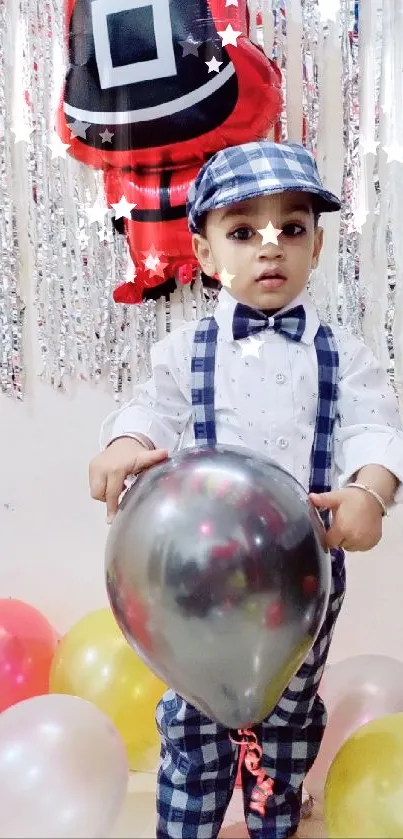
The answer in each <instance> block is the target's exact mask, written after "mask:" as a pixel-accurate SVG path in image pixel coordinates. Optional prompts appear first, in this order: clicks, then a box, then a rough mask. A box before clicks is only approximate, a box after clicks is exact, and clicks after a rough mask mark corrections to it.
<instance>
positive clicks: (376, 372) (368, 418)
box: [335, 334, 403, 502]
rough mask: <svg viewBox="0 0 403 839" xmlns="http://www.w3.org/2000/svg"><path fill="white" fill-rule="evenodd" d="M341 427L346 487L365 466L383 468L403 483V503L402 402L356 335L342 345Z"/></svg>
mask: <svg viewBox="0 0 403 839" xmlns="http://www.w3.org/2000/svg"><path fill="white" fill-rule="evenodd" d="M339 352H340V381H339V400H338V413H339V418H338V423H337V426H336V432H335V463H336V469H337V472H338V476H339V483H340V485H341V486H345V485H346V484H347V483H349V481H351V479H352V478H353V477H354V475H355V474H356V472H358V470H359V469H361V468H362V467H363V466H369V465H372V464H374V465H377V466H384V467H385V469H388V470H389V471H390V472H391V473H392V474H393V475H395V476H396V478H397V479H398V480H399V481H400V482H401V483H400V486H399V488H398V490H397V493H396V499H395V500H396V501H397V502H402V501H403V487H402V482H403V432H402V423H401V419H400V415H399V407H398V401H397V397H396V395H395V392H394V390H393V388H392V385H391V384H390V381H389V377H388V374H387V372H386V371H385V370H384V369H383V368H382V367H381V365H380V364H379V362H378V361H377V359H376V358H375V356H374V355H373V354H372V352H371V350H370V349H369V348H368V347H367V346H366V345H365V344H364V343H362V342H361V341H359V340H357V339H356V338H353V337H352V336H351V335H348V336H346V335H345V334H343V338H342V341H341V342H340V349H339Z"/></svg>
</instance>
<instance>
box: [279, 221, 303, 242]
mask: <svg viewBox="0 0 403 839" xmlns="http://www.w3.org/2000/svg"><path fill="white" fill-rule="evenodd" d="M281 232H282V233H283V234H284V236H287V237H289V238H290V239H292V238H293V237H294V236H301V235H302V234H303V233H306V229H305V227H304V226H303V225H302V224H296V223H292V224H285V225H284V227H283V229H282V231H281Z"/></svg>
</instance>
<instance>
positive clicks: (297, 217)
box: [193, 192, 323, 309]
mask: <svg viewBox="0 0 403 839" xmlns="http://www.w3.org/2000/svg"><path fill="white" fill-rule="evenodd" d="M259 231H260V232H259ZM322 240H323V231H322V230H321V228H319V227H318V226H317V225H315V218H314V213H313V210H312V203H311V198H310V196H309V195H307V194H305V193H302V192H283V193H279V194H278V195H268V196H259V197H257V198H251V199H250V200H248V201H244V202H242V203H240V204H232V205H231V206H230V207H224V208H223V209H218V210H212V211H211V212H210V213H208V215H207V218H206V223H205V230H204V235H203V236H201V235H194V236H193V247H194V251H195V254H196V256H197V259H198V260H199V263H200V265H201V267H202V269H203V271H204V272H205V273H206V274H208V275H210V276H215V275H219V277H220V279H221V282H222V284H223V285H224V286H226V288H227V289H228V291H229V292H230V293H231V294H232V295H233V297H235V298H236V299H237V300H239V301H240V302H241V303H245V304H246V305H248V306H252V307H253V308H255V309H281V308H283V306H286V305H287V304H288V303H290V302H291V301H292V300H293V299H294V298H295V297H296V296H297V295H298V294H299V293H300V292H301V291H302V290H303V289H304V288H305V287H306V285H307V283H308V280H309V275H310V273H311V270H312V269H313V268H316V266H317V264H318V259H319V255H320V251H321V248H322Z"/></svg>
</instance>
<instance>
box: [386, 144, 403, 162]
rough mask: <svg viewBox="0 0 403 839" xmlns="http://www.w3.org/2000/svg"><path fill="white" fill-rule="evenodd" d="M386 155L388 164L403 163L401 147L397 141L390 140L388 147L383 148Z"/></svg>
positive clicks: (402, 146)
mask: <svg viewBox="0 0 403 839" xmlns="http://www.w3.org/2000/svg"><path fill="white" fill-rule="evenodd" d="M384 151H386V154H387V155H388V163H403V145H402V143H399V142H398V140H392V142H391V143H390V145H389V146H384Z"/></svg>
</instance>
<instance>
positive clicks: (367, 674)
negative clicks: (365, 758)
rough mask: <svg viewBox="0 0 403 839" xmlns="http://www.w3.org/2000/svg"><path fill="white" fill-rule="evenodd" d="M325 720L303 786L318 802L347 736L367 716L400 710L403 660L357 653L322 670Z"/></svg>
mask: <svg viewBox="0 0 403 839" xmlns="http://www.w3.org/2000/svg"><path fill="white" fill-rule="evenodd" d="M319 695H320V696H321V698H322V699H323V701H324V703H325V705H326V708H327V711H328V724H327V728H326V731H325V734H324V737H323V741H322V745H321V748H320V752H319V755H318V757H317V759H316V761H315V763H314V765H313V767H312V769H311V771H310V772H309V774H308V775H307V777H306V779H305V784H304V786H305V789H306V790H307V792H308V793H309V794H310V795H311V796H312V797H313V798H314V799H315V800H316V801H319V802H323V793H324V787H325V783H326V778H327V774H328V772H329V769H330V766H331V764H332V763H333V760H334V758H335V757H336V754H337V752H338V751H339V749H340V748H341V746H342V745H343V743H345V742H346V740H348V738H349V737H350V736H351V735H352V734H353V733H354V731H356V730H357V728H360V726H361V725H364V724H365V723H366V722H369V721H370V720H374V719H377V718H378V717H383V716H385V715H386V714H394V713H399V712H400V711H403V662H401V661H398V660H397V659H395V658H388V657H387V656H382V655H361V656H356V657H354V658H348V659H345V660H344V661H339V662H338V663H337V664H334V665H332V666H331V667H328V668H327V669H326V670H325V673H324V676H323V679H322V682H321V684H320V688H319Z"/></svg>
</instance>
